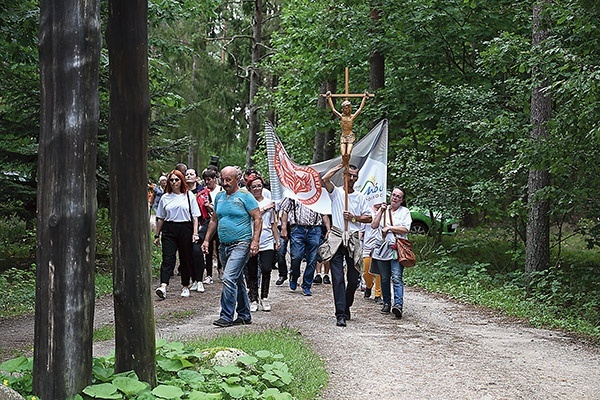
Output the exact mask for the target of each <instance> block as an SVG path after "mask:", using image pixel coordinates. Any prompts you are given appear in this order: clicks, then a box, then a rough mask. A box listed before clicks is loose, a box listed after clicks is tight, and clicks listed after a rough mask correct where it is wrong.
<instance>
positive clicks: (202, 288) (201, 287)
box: [192, 282, 204, 293]
mask: <svg viewBox="0 0 600 400" xmlns="http://www.w3.org/2000/svg"><path fill="white" fill-rule="evenodd" d="M192 290H194V289H192ZM196 290H197V291H198V292H200V293H204V285H203V284H202V282H198V285H196Z"/></svg>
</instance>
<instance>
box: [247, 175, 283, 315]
mask: <svg viewBox="0 0 600 400" xmlns="http://www.w3.org/2000/svg"><path fill="white" fill-rule="evenodd" d="M264 186H265V182H264V180H263V178H261V177H260V176H258V175H255V174H250V176H248V179H247V181H246V188H247V189H248V190H249V191H250V193H252V195H253V196H254V198H255V199H256V201H258V207H259V210H260V213H261V216H262V220H263V223H262V231H261V232H260V243H259V247H258V254H257V255H255V256H254V257H250V258H249V259H248V263H247V264H246V267H247V273H246V283H247V285H248V297H249V298H250V311H251V312H255V311H258V310H259V309H261V310H263V311H271V304H270V303H269V300H268V297H269V285H270V283H271V270H273V268H274V267H275V262H276V261H277V251H278V250H279V230H278V229H277V218H276V214H275V203H274V202H273V201H271V199H270V198H267V197H264V195H263V188H264ZM259 267H260V276H261V280H260V298H259V297H258V275H259V273H258V268H259Z"/></svg>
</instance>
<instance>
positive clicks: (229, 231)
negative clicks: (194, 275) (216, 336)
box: [202, 167, 262, 328]
mask: <svg viewBox="0 0 600 400" xmlns="http://www.w3.org/2000/svg"><path fill="white" fill-rule="evenodd" d="M240 177H241V170H238V169H237V168H236V167H225V168H223V170H222V171H221V179H222V186H223V189H224V191H223V192H220V193H218V194H217V195H216V196H215V201H214V205H213V207H214V213H213V214H212V216H211V220H210V223H209V224H208V231H207V233H206V237H205V238H204V242H203V243H202V251H203V252H204V254H207V253H208V246H209V245H210V240H211V239H212V236H213V234H214V233H215V231H216V230H218V233H219V239H220V244H219V258H220V259H221V263H222V264H223V266H224V273H223V290H222V292H221V313H220V316H219V319H218V320H216V321H214V322H213V325H216V326H218V327H220V328H224V327H228V326H232V325H246V324H250V323H252V316H251V315H250V301H249V299H248V291H247V290H246V284H245V282H244V265H246V263H247V262H248V258H249V257H250V256H254V255H256V254H257V253H258V249H259V247H258V245H259V241H260V232H261V229H262V217H261V215H260V211H259V207H258V202H257V201H256V199H255V198H254V196H253V195H252V194H250V193H249V192H248V191H246V190H240V187H239V180H240ZM234 311H237V318H236V319H235V320H234V318H233V316H234Z"/></svg>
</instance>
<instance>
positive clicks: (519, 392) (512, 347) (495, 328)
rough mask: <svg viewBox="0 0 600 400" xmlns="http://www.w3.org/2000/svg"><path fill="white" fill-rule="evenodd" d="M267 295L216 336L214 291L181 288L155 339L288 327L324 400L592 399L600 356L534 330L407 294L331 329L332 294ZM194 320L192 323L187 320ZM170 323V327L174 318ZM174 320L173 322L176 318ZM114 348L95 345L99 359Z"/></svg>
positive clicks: (27, 335) (108, 312) (19, 339)
mask: <svg viewBox="0 0 600 400" xmlns="http://www.w3.org/2000/svg"><path fill="white" fill-rule="evenodd" d="M275 279H276V277H273V283H272V287H271V296H270V297H271V303H272V305H273V310H272V311H271V312H262V311H259V312H257V313H255V314H253V324H252V325H249V326H243V327H231V328H225V329H220V328H217V327H214V326H213V325H212V321H213V320H215V319H216V318H217V317H218V312H219V296H220V289H221V284H220V283H215V284H212V285H207V291H206V292H205V293H193V294H192V297H190V298H188V299H182V298H181V297H179V290H178V287H179V285H178V284H177V281H178V279H175V280H174V281H173V282H172V285H171V288H172V290H171V291H169V293H168V297H167V300H165V301H160V300H158V299H157V301H156V302H155V315H156V325H157V326H156V334H157V337H163V338H167V339H186V338H191V337H194V336H214V335H218V334H221V333H223V332H235V331H239V330H250V329H252V330H261V329H266V328H277V327H282V326H285V327H288V328H291V329H294V330H296V331H298V332H299V333H300V334H301V335H303V336H304V337H305V338H307V340H308V341H309V342H310V343H311V345H312V346H313V348H314V350H315V351H316V352H317V353H318V354H319V355H320V356H321V357H322V358H323V359H324V360H325V362H326V365H327V369H328V371H329V374H330V384H329V386H328V387H327V388H326V389H325V391H324V392H323V396H322V399H327V400H346V399H348V400H350V399H363V398H377V399H383V400H385V399H394V400H395V399H436V400H438V399H528V400H529V399H540V400H547V399H577V400H582V399H598V398H600V351H599V346H596V345H590V344H586V343H585V342H582V341H580V340H577V339H574V338H573V337H571V336H569V335H566V334H563V333H561V332H557V331H550V330H544V329H535V328H531V327H529V326H527V325H526V324H523V323H519V322H514V321H511V320H509V319H507V318H504V317H502V316H500V315H497V314H494V313H492V312H489V311H486V310H481V309H478V308H475V307H471V306H468V305H463V304H457V303H455V302H453V301H449V300H447V299H445V298H443V297H441V296H434V295H430V294H427V293H424V292H422V291H420V290H417V289H415V288H407V290H406V294H405V296H406V297H405V315H404V318H403V319H402V320H397V319H395V318H394V317H393V316H392V315H382V314H380V313H379V308H380V306H377V305H376V304H375V303H374V302H373V300H367V299H364V298H363V297H362V293H360V292H357V294H356V301H355V303H354V306H353V308H352V320H350V321H348V326H347V327H346V328H340V327H337V326H336V325H335V318H334V316H333V296H332V290H331V286H330V285H316V286H315V287H314V291H313V292H314V295H313V296H312V297H304V296H302V293H301V291H299V290H297V291H296V292H292V291H290V290H289V287H288V286H287V282H286V285H284V286H275V285H274V281H275ZM189 310H193V313H189V314H192V315H191V316H189V315H188V313H187V312H186V311H189ZM174 316H175V317H174ZM177 316H179V317H177ZM112 322H113V314H112V300H111V298H110V297H107V298H104V299H101V300H99V301H98V302H97V305H96V314H95V325H96V327H100V326H103V325H106V324H109V323H112ZM0 328H1V329H2V330H1V331H2V332H3V333H4V334H3V340H2V342H3V343H2V344H1V345H0V348H2V349H1V351H0V356H1V357H2V359H5V358H7V357H10V356H13V354H9V353H8V352H7V349H15V348H18V349H31V344H32V341H33V317H24V318H18V319H11V320H2V321H0ZM113 345H114V344H113V343H112V342H103V343H97V344H96V345H95V348H94V353H95V354H96V355H102V354H108V353H109V352H110V351H111V350H112V348H113Z"/></svg>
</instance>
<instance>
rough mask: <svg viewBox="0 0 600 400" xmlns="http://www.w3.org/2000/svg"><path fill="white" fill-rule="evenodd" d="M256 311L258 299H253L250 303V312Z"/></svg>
mask: <svg viewBox="0 0 600 400" xmlns="http://www.w3.org/2000/svg"><path fill="white" fill-rule="evenodd" d="M256 311H258V301H253V302H252V303H250V312H256Z"/></svg>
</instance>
